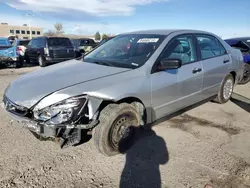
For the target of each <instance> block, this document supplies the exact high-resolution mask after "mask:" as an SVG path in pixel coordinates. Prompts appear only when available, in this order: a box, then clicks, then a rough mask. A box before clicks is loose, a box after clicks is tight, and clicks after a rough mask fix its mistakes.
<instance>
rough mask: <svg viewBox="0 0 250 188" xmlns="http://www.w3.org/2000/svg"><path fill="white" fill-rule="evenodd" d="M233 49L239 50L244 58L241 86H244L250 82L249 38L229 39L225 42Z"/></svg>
mask: <svg viewBox="0 0 250 188" xmlns="http://www.w3.org/2000/svg"><path fill="white" fill-rule="evenodd" d="M225 41H226V42H227V43H228V44H229V45H230V46H232V47H233V48H236V49H239V50H240V51H241V52H242V54H243V58H244V63H245V65H244V75H243V78H242V80H241V82H240V83H241V84H246V83H248V82H249V81H250V37H241V38H231V39H226V40H225Z"/></svg>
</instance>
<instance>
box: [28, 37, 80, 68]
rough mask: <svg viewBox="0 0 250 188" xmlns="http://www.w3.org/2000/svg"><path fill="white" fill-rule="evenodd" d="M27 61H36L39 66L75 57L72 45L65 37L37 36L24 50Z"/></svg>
mask: <svg viewBox="0 0 250 188" xmlns="http://www.w3.org/2000/svg"><path fill="white" fill-rule="evenodd" d="M25 55H26V59H27V62H38V63H39V65H40V66H41V67H44V66H46V65H48V64H51V63H59V62H62V61H66V60H70V59H73V58H75V52H74V46H73V44H72V43H71V41H70V39H69V38H66V37H37V38H34V39H32V40H31V41H30V43H29V44H28V47H27V50H26V54H25Z"/></svg>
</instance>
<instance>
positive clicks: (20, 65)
mask: <svg viewBox="0 0 250 188" xmlns="http://www.w3.org/2000/svg"><path fill="white" fill-rule="evenodd" d="M23 61H24V58H23V57H22V56H19V59H18V60H17V62H16V68H21V67H23Z"/></svg>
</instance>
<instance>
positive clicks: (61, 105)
mask: <svg viewBox="0 0 250 188" xmlns="http://www.w3.org/2000/svg"><path fill="white" fill-rule="evenodd" d="M85 103H86V98H85V97H73V98H69V99H66V100H63V101H61V102H58V103H56V104H53V105H51V106H49V107H46V108H44V109H42V110H38V111H34V117H35V119H37V120H38V121H41V122H45V123H46V124H50V125H58V124H63V123H69V122H71V121H73V120H75V119H76V118H77V115H78V114H79V112H80V110H81V109H83V107H84V105H85Z"/></svg>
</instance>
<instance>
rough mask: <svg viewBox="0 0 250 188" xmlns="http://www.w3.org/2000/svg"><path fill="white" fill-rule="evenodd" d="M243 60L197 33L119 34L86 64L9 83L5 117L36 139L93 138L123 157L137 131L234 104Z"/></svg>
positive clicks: (69, 140) (75, 140)
mask: <svg viewBox="0 0 250 188" xmlns="http://www.w3.org/2000/svg"><path fill="white" fill-rule="evenodd" d="M242 75H243V57H242V54H241V52H240V51H239V50H236V49H233V48H231V47H230V46H229V45H227V44H226V43H225V42H224V41H223V40H222V39H221V38H220V37H218V36H216V35H214V34H212V33H208V32H204V31H195V30H150V31H138V32H130V33H124V34H120V35H118V36H116V37H114V38H113V39H111V40H109V41H107V42H106V43H104V44H103V45H101V46H99V47H97V48H96V49H94V50H93V51H92V52H90V53H89V54H87V55H86V56H85V57H84V58H83V59H82V60H81V61H79V60H70V61H65V62H63V63H60V64H56V65H52V66H49V67H46V68H41V69H40V70H38V71H34V72H31V73H29V74H26V75H23V76H21V77H20V78H18V79H17V80H15V81H14V82H12V83H11V84H10V85H9V86H8V88H7V89H6V91H5V93H4V99H3V101H4V104H5V109H6V111H7V112H8V113H9V114H10V115H11V116H12V117H13V118H15V119H16V120H18V121H19V122H20V123H22V124H23V125H24V126H25V127H27V128H28V129H29V130H31V131H32V132H33V133H34V134H35V135H38V136H39V138H41V137H44V138H57V140H58V139H59V143H60V146H61V147H62V148H63V147H66V146H72V145H76V144H78V143H79V142H80V141H81V139H82V138H83V137H86V136H88V135H92V137H93V139H94V141H95V143H96V146H97V148H98V149H99V151H100V152H101V153H103V154H105V155H108V156H112V155H115V154H118V153H119V151H120V148H121V143H126V144H127V143H128V142H129V141H130V140H131V139H132V136H133V132H134V130H135V129H136V127H139V126H141V127H144V126H145V125H146V124H149V123H152V122H154V121H156V120H158V119H160V118H162V117H164V116H166V115H169V114H172V113H174V112H176V111H179V110H180V109H183V108H186V107H188V106H190V105H193V104H195V103H198V102H200V101H202V100H205V99H208V98H210V97H212V98H214V100H215V101H217V102H218V103H226V102H227V101H228V100H230V97H231V95H232V92H233V89H234V86H235V85H236V84H237V83H238V82H239V80H241V78H242Z"/></svg>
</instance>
